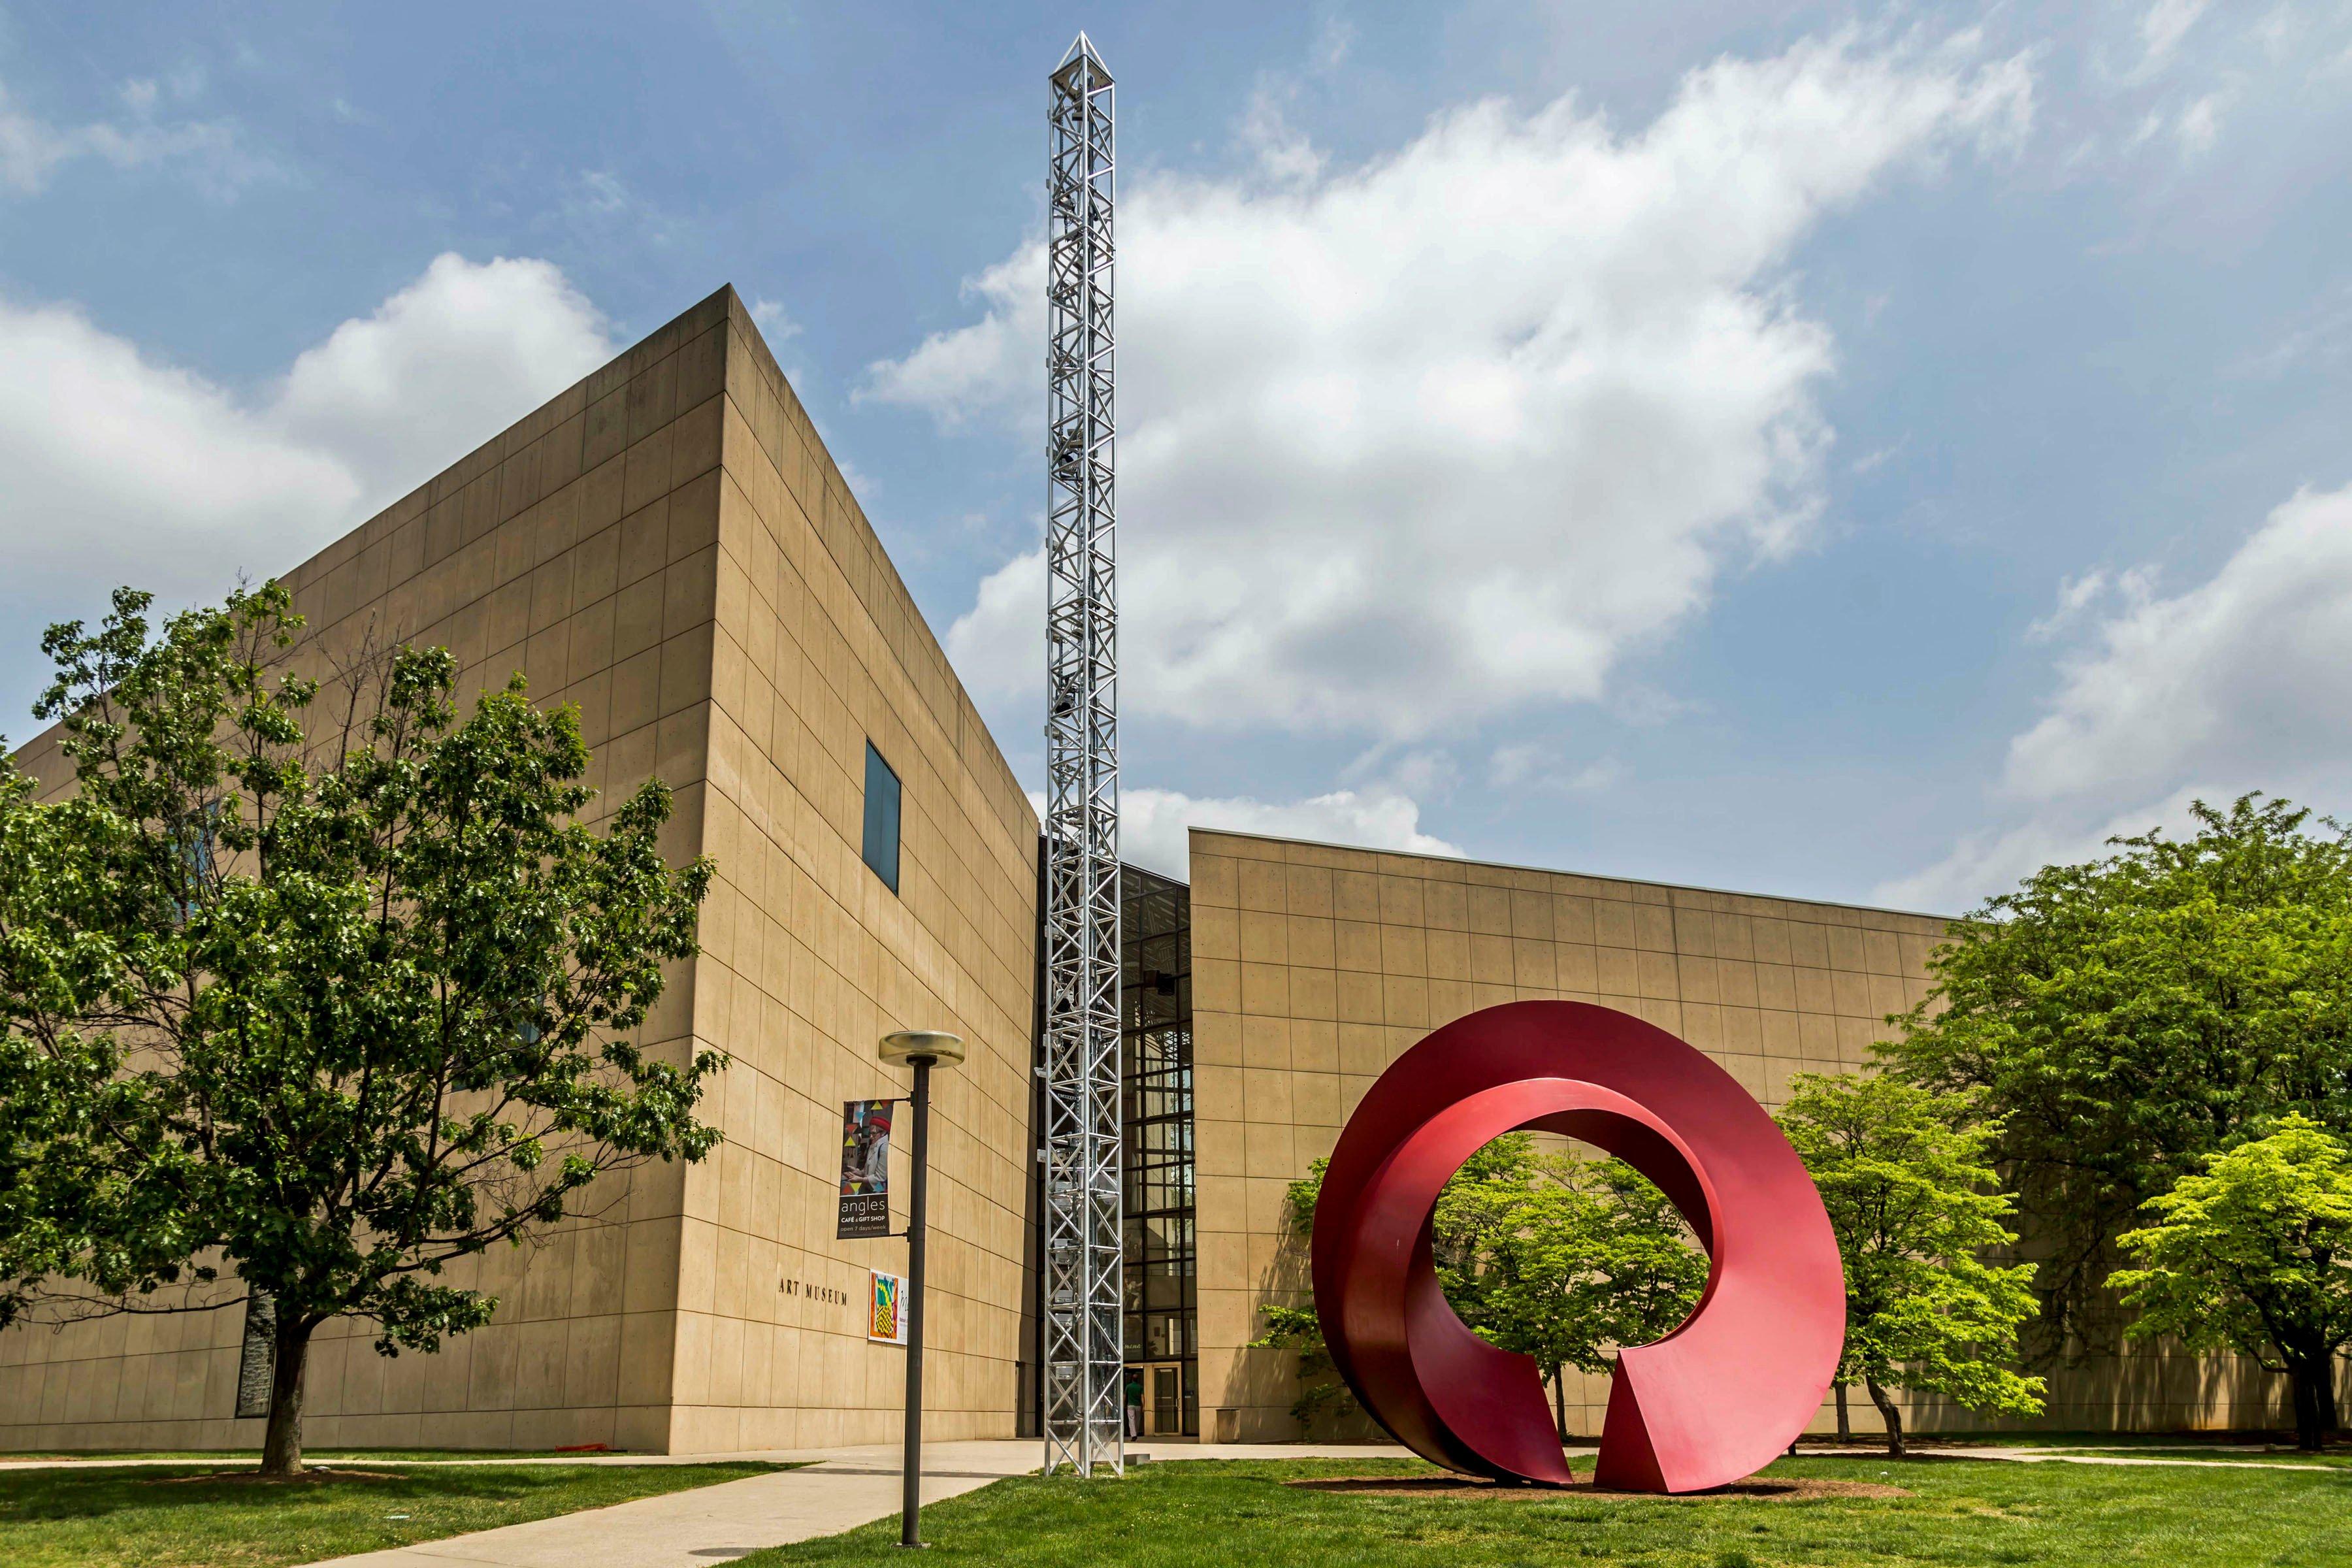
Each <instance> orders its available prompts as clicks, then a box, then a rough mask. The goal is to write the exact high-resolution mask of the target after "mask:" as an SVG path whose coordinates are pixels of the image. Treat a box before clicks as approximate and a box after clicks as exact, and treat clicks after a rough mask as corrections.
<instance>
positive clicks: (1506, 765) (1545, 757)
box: [1486, 741, 1626, 795]
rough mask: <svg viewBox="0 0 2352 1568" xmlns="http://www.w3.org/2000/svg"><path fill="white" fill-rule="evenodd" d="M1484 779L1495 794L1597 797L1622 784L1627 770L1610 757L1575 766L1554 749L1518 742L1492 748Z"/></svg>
mask: <svg viewBox="0 0 2352 1568" xmlns="http://www.w3.org/2000/svg"><path fill="white" fill-rule="evenodd" d="M1486 776H1487V778H1488V780H1489V781H1490V782H1491V783H1492V784H1494V786H1495V787H1496V789H1498V790H1517V791H1527V790H1545V791H1550V792H1554V793H1558V794H1563V795H1598V794H1600V793H1601V792H1602V791H1604V790H1610V789H1614V788H1615V787H1616V786H1617V785H1618V784H1622V783H1623V782H1624V781H1625V776H1626V769H1625V764H1624V763H1622V762H1620V761H1619V760H1618V759H1617V758H1615V757H1613V756H1609V757H1599V758H1595V759H1594V760H1592V761H1591V762H1586V763H1578V762H1574V761H1571V760H1570V758H1568V757H1567V756H1566V755H1564V754H1563V753H1562V752H1561V751H1560V749H1559V747H1558V746H1556V745H1553V744H1550V743H1549V742H1543V741H1520V742H1510V743H1508V744H1506V745H1500V746H1497V747H1496V748H1495V751H1494V754H1493V755H1492V756H1490V757H1489V758H1487V760H1486Z"/></svg>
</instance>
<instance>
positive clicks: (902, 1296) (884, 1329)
mask: <svg viewBox="0 0 2352 1568" xmlns="http://www.w3.org/2000/svg"><path fill="white" fill-rule="evenodd" d="M867 1272H868V1275H869V1277H870V1278H871V1279H873V1281H874V1292H873V1297H872V1308H871V1310H870V1311H869V1312H868V1314H867V1316H866V1338H867V1339H869V1340H873V1341H875V1342H877V1343H880V1344H886V1345H903V1344H905V1343H906V1342H907V1279H906V1276H904V1275H902V1274H885V1273H883V1272H881V1271H880V1270H879V1269H870V1270H868V1271H867Z"/></svg>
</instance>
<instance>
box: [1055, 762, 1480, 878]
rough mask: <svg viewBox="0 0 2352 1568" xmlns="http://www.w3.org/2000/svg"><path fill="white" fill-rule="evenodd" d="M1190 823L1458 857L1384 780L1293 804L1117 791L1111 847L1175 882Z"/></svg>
mask: <svg viewBox="0 0 2352 1568" xmlns="http://www.w3.org/2000/svg"><path fill="white" fill-rule="evenodd" d="M1029 804H1030V805H1033V806H1034V807H1036V809H1037V813H1038V815H1039V816H1044V815H1045V796H1044V795H1039V794H1037V793H1035V792H1034V791H1032V792H1031V794H1030V796H1029ZM1193 827H1222V828H1225V829H1228V830H1229V831H1232V832H1234V833H1265V834H1271V835H1275V836H1277V837H1286V838H1311V839H1314V840H1317V841H1318V842H1320V843H1326V844H1345V845H1349V846H1352V847H1357V848H1360V849H1395V850H1401V851H1402V852H1404V853H1407V854H1412V855H1452V856H1456V857H1459V856H1460V855H1462V854H1463V850H1462V847H1461V846H1459V845H1457V844H1454V843H1450V842H1448V841H1447V840H1445V839H1443V838H1439V837H1434V836H1433V835H1431V834H1427V833H1423V831H1422V830H1421V806H1420V805H1419V803H1417V802H1416V801H1414V800H1413V799H1412V796H1410V795H1404V794H1402V793H1401V792H1399V791H1397V790H1395V789H1393V788H1391V787H1388V786H1386V785H1375V786H1371V787H1368V788H1363V789H1339V790H1333V791H1332V792H1331V793H1330V794H1328V795H1315V796H1312V797H1310V798H1308V799H1306V800H1296V801H1265V800H1251V799H1248V798H1246V797H1240V796H1235V797H1229V798H1224V799H1213V798H1209V797H1205V796H1199V795H1184V794H1181V793H1179V792H1178V791H1175V790H1167V789H1127V790H1122V791H1121V792H1120V793H1119V800H1118V833H1119V845H1118V847H1119V858H1121V859H1123V860H1129V861H1132V862H1133V863H1134V864H1136V865H1138V866H1142V867H1145V868H1148V869H1150V870H1154V871H1158V872H1160V873H1161V874H1162V875H1164V876H1170V877H1174V878H1176V879H1178V880H1180V881H1181V880H1183V879H1187V878H1189V877H1191V876H1192V856H1191V852H1190V850H1189V848H1188V847H1187V845H1188V840H1187V838H1186V837H1185V834H1186V830H1187V829H1188V828H1193Z"/></svg>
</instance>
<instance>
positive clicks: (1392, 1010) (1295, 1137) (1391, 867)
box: [1192, 828, 2286, 1442]
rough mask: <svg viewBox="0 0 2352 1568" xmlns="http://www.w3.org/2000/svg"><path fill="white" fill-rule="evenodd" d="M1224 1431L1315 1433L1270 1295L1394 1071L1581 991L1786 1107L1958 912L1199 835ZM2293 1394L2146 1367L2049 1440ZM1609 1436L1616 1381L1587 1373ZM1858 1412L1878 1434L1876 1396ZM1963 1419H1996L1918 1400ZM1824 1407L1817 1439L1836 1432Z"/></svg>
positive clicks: (1204, 1090) (2171, 1420)
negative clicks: (1276, 1341)
mask: <svg viewBox="0 0 2352 1568" xmlns="http://www.w3.org/2000/svg"><path fill="white" fill-rule="evenodd" d="M1946 925H1947V922H1946V921H1944V920H1942V919H1940V918H1937V917H1933V916H1927V915H1917V914H1905V913H1898V912H1895V911H1890V910H1870V909H1857V908H1849V907H1845V906H1840V905H1832V904H1819V903H1811V902H1806V901H1803V900H1791V899H1770V898H1759V897H1752V896H1748V895H1745V894H1738V893H1723V892H1715V891H1710V890H1708V889H1697V888H1677V887H1667V886H1662V885H1658V884H1654V883H1643V882H1626V881H1614V880H1609V879H1601V878H1592V877H1579V876H1572V875H1568V874H1564V873H1559V872H1552V871H1541V870H1532V869H1528V868H1518V867H1508V866H1490V865H1480V864H1476V863H1474V862H1468V861H1462V860H1452V859H1444V858H1437V857H1431V856H1414V855H1392V854H1381V853H1375V852H1372V851H1369V850H1361V849H1345V848H1337V847H1331V846H1328V845H1320V844H1309V843H1301V842H1297V841H1291V840H1283V839H1275V838H1262V837H1252V836H1247V835H1241V834H1227V833H1211V832H1204V831H1202V830H1201V829H1197V828H1196V829H1194V830H1193V831H1192V966H1193V973H1192V986H1193V1009H1194V1016H1193V1028H1194V1036H1193V1048H1194V1052H1195V1059H1196V1067H1195V1105H1196V1108H1197V1114H1198V1126H1197V1128H1196V1135H1195V1149H1196V1152H1197V1157H1198V1160H1199V1171H1198V1182H1199V1204H1200V1210H1199V1227H1200V1247H1201V1262H1200V1269H1201V1274H1200V1287H1201V1289H1200V1301H1201V1309H1200V1311H1201V1316H1200V1336H1201V1387H1202V1394H1201V1421H1202V1436H1203V1437H1204V1438H1206V1439H1208V1440H1211V1441H1244V1442H1248V1441H1265V1440H1278V1439H1282V1438H1287V1437H1291V1436H1297V1422H1296V1420H1295V1419H1294V1418H1293V1417H1292V1415H1291V1413H1290V1405H1291V1403H1292V1401H1293V1400H1294V1399H1296V1398H1297V1365H1296V1360H1295V1357H1293V1356H1292V1355H1291V1354H1290V1353H1288V1352H1277V1351H1272V1350H1264V1349H1253V1348H1250V1345H1249V1342H1250V1341H1252V1340H1253V1339H1255V1338H1256V1337H1258V1335H1259V1334H1260V1333H1261V1332H1262V1331H1263V1320H1262V1318H1261V1312H1262V1310H1263V1308H1264V1307H1265V1305H1267V1304H1268V1303H1269V1302H1274V1301H1295V1300H1299V1299H1301V1298H1302V1297H1303V1296H1304V1295H1305V1293H1306V1279H1305V1268H1304V1258H1303V1248H1302V1247H1301V1246H1300V1244H1299V1238H1297V1237H1295V1236H1292V1235H1290V1234H1288V1233H1287V1232H1286V1228H1285V1224H1284V1215H1283V1194H1284V1191H1285V1189H1286V1186H1287V1184H1289V1183H1290V1182H1291V1181H1293V1180H1295V1179H1296V1178H1297V1177H1298V1176H1301V1175H1303V1174H1305V1173H1306V1172H1307V1165H1308V1164H1309V1163H1310V1162H1312V1161H1313V1160H1315V1159H1317V1158H1318V1157H1319V1156H1322V1155H1326V1154H1328V1153H1329V1152H1330V1151H1331V1146H1332V1144H1333V1143H1334V1142H1336V1141H1337V1140H1338V1137H1339V1129H1340V1128H1341V1127H1342V1126H1343V1125H1344V1124H1345V1123H1346V1121H1347V1118H1348V1115H1349V1112H1350V1111H1351V1110H1353V1109H1354V1107H1355V1106H1356V1104H1357V1102H1358V1101H1359V1100H1361V1099H1362V1097H1363V1095H1364V1092H1365V1090H1366V1089H1369V1088H1370V1086H1371V1084H1372V1082H1373V1081H1374V1080H1375V1079H1377V1078H1378V1077H1379V1076H1380V1074H1381V1072H1382V1071H1383V1070H1385V1069H1386V1068H1387V1067H1388V1066H1389V1064H1390V1063H1391V1062H1393V1061H1394V1060H1396V1058H1398V1057H1400V1056H1402V1054H1403V1053H1404V1052H1405V1051H1406V1050H1407V1049H1408V1048H1409V1047H1412V1045H1414V1044H1415V1043H1416V1042H1418V1041H1419V1040H1420V1039H1421V1038H1422V1037H1423V1036H1424V1035H1426V1034H1427V1033H1428V1032H1429V1031H1430V1030H1431V1029H1433V1028H1435V1027H1437V1026H1440V1025H1443V1024H1446V1023H1450V1022H1451V1021H1453V1020H1454V1019H1455V1018H1458V1017H1460V1016H1463V1015H1464V1014H1465V1013H1469V1012H1473V1011H1475V1010H1476V1009H1478V1008H1480V1007H1486V1006H1490V1005H1495V1004H1496V1003H1501V1002H1510V1001H1517V1000H1527V999H1542V998H1563V999H1567V1000H1570V1001H1579V1002H1596V1003H1599V1004H1601V1005H1604V1006H1610V1007H1616V1008H1619V1009H1622V1011H1624V1012H1627V1013H1631V1014H1633V1015H1635V1016H1638V1017H1641V1018H1644V1019H1646V1020H1648V1021H1649V1022H1651V1023H1653V1024H1655V1025H1657V1026H1659V1027H1661V1028H1664V1029H1666V1030H1669V1031H1671V1032H1672V1033H1674V1034H1676V1035H1678V1036H1680V1037H1683V1038H1684V1039H1686V1040H1688V1041H1689V1042H1690V1043H1691V1044H1692V1045H1694V1046H1696V1047H1699V1048H1700V1049H1701V1050H1703V1051H1705V1052H1706V1053H1707V1054H1708V1055H1709V1056H1711V1057H1713V1058H1715V1059H1716V1060H1717V1061H1718V1062H1720V1063H1722V1064H1723V1066H1724V1067H1725V1068H1727V1070H1728V1071H1729V1072H1730V1073H1731V1075H1732V1076H1733V1077H1734V1078H1736V1079H1738V1080H1739V1082H1740V1083H1741V1084H1742V1085H1744V1086H1745V1087H1746V1088H1747V1089H1748V1091H1749V1092H1750V1093H1752V1094H1754V1095H1755V1096H1756V1097H1757V1098H1758V1099H1759V1100H1761V1101H1762V1102H1763V1103H1764V1104H1765V1105H1766V1106H1767V1107H1768V1108H1777V1107H1778V1106H1779V1105H1780V1102H1781V1100H1783V1099H1784V1098H1785V1095H1786V1091H1787V1088H1788V1082H1789V1078H1790V1074H1791V1073H1796V1072H1842V1071H1849V1070H1853V1069H1854V1068H1860V1067H1861V1066H1863V1065H1864V1063H1865V1062H1866V1061H1867V1060H1868V1059H1869V1050H1870V1047H1871V1045H1872V1043H1873V1042H1874V1040H1876V1039H1877V1038H1879V1037H1881V1036H1882V1035H1884V1034H1885V1033H1886V1032H1887V1026H1886V1025H1885V1023H1884V1021H1883V1020H1884V1019H1885V1016H1886V1015H1887V1014H1889V1013H1895V1012H1900V1011H1902V1010H1904V1009H1906V1008H1907V1007H1909V1006H1911V1005H1913V1004H1915V1003H1916V1002H1917V1001H1919V1000H1920V998H1922V997H1923V996H1925V995H1926V994H1927V989H1928V980H1927V967H1926V965H1927V954H1928V952H1929V951H1930V949H1931V948H1932V947H1933V945H1934V944H1935V943H1936V942H1937V941H1938V940H1939V939H1940V937H1941V936H1942V934H1943V932H1944V930H1945V928H1946ZM2284 1398H2285V1394H2284V1388H2283V1386H2281V1384H2280V1380H2277V1379H2273V1378H2270V1377H2267V1376H2265V1375H2263V1374H2262V1373H2259V1371H2257V1370H2256V1369H2253V1368H2252V1367H2251V1366H2248V1365H2243V1364H2240V1363H2235V1362H2233V1361H2231V1360H2229V1359H2223V1358H2214V1359H2207V1360H2201V1361H2200V1360H2199V1359H2197V1358H2193V1357H2186V1356H2158V1355H2154V1354H2149V1353H2139V1354H2135V1355H2132V1356H2128V1357H2121V1358H2116V1357H2107V1358H2102V1359H2100V1360H2098V1361H2095V1362H2094V1363H2090V1364H2088V1365H2086V1366H2083V1367H2079V1368H2073V1369H2067V1370H2064V1371H2062V1372H2059V1373H2055V1374H2053V1394H2052V1399H2051V1405H2050V1409H2049V1411H2048V1412H2047V1414H2046V1415H2044V1416H2043V1417H2042V1420H2041V1421H2040V1422H2039V1423H2037V1424H2038V1425H2040V1426H2043V1427H2045V1428H2047V1429H2099V1428H2107V1427H2114V1426H2132V1427H2140V1428H2147V1429H2173V1428H2179V1427H2184V1426H2263V1425H2266V1424H2267V1425H2278V1424H2282V1423H2284V1421H2285V1419H2286V1415H2285V1405H2284ZM1568 1401H1569V1403H1568V1420H1569V1424H1570V1428H1571V1430H1576V1431H1581V1432H1585V1433H1597V1432H1599V1431H1600V1429H1601V1418H1602V1415H1603V1414H1604V1412H1605V1410H1606V1407H1607V1403H1608V1382H1607V1380H1606V1379H1605V1378H1594V1377H1580V1378H1571V1380H1570V1384H1569V1389H1568ZM1912 1419H1914V1420H1915V1421H1916V1422H1924V1423H1925V1424H1926V1425H1927V1426H1931V1427H1934V1428H1937V1429H1943V1430H1953V1429H1959V1428H1965V1427H1969V1426H1976V1425H1979V1423H1978V1422H1976V1421H1975V1419H1974V1418H1973V1417H1971V1416H1969V1415H1968V1414H1967V1413H1966V1412H1964V1411H1958V1410H1954V1409H1950V1408H1947V1407H1944V1406H1941V1405H1936V1404H1933V1403H1931V1402H1914V1405H1913V1414H1912ZM1853 1420H1854V1424H1855V1426H1856V1427H1857V1428H1858V1429H1860V1430H1864V1431H1875V1430H1877V1429H1878V1428H1879V1425H1880V1424H1879V1421H1878V1419H1877V1416H1876V1413H1875V1412H1874V1410H1873V1409H1872V1408H1871V1406H1870V1403H1869V1401H1868V1400H1867V1399H1866V1398H1864V1397H1863V1396H1862V1394H1861V1393H1860V1391H1859V1390H1856V1391H1855V1394H1854V1399H1853ZM1834 1425H1835V1422H1834V1416H1833V1415H1832V1413H1831V1412H1830V1410H1829V1409H1828V1408H1827V1407H1825V1408H1824V1411H1823V1413H1822V1416H1821V1418H1820V1419H1819V1421H1818V1422H1817V1423H1816V1426H1817V1429H1822V1430H1831V1429H1834Z"/></svg>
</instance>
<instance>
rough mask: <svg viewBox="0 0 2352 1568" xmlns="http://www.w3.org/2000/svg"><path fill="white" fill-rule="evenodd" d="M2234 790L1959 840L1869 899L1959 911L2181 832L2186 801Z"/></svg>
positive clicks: (2186, 793) (2203, 791) (2033, 822)
mask: <svg viewBox="0 0 2352 1568" xmlns="http://www.w3.org/2000/svg"><path fill="white" fill-rule="evenodd" d="M2242 793H2244V792H2243V791H2242V789H2236V788H2221V787H2217V786H2214V785H2210V784H2206V785H2195V784H2191V785H2187V786H2184V787H2183V788H2180V789H2178V790H2175V791H2173V792H2172V793H2171V794H2170V795H2167V796H2165V797H2163V798H2162V799H2159V800H2157V801H2155V802H2153V803H2151V804H2150V805H2145V806H2141V807H2139V808H2137V809H2136V810H2129V811H2121V812H2115V813H2112V814H2109V815H2105V816H2096V815H2095V816H2089V817H2083V816H2079V815H2073V814H2067V813H2053V814H2051V815H2049V816H2034V817H2032V818H2029V819H2028V820H2026V821H2024V822H2022V823H2020V824H2018V825H2016V826H2011V827H2007V828H1997V827H1996V828H1986V829H1984V830H1982V831H1980V832H1977V833H1971V834H1968V835H1966V836H1964V837H1962V838H1961V839H1960V841H1959V842H1958V843H1957V844H1955V845H1954V846H1953V847H1952V852H1951V853H1950V854H1948V855H1947V856H1945V857H1944V858H1942V859H1941V860H1938V861H1937V862H1936V863H1935V864H1934V865H1932V866H1929V867H1927V868H1925V869H1924V870H1920V871H1916V872H1913V873H1912V874H1911V875H1909V876H1907V877H1897V878H1895V879H1892V880H1889V881H1885V882H1881V883H1880V884H1879V885H1878V886H1877V887H1876V888H1875V889H1872V891H1871V901H1872V902H1874V903H1875V904H1878V905H1881V906H1883V907H1885V908H1888V909H1897V910H1919V911H1920V912H1921V913H1924V914H1935V915H1957V914H1965V913H1967V912H1968V911H1969V910H1972V909H1974V908H1976V907H1977V906H1978V905H1979V904H1980V903H1981V902H1983V901H1984V900H1986V899H1988V898H1990V896H1992V895H1993V894H1995V893H2000V892H2005V891H2007V890H2009V889H2011V888H2014V887H2016V886H2017V884H2018V883H2020V882H2021V881H2023V880H2024V879H2026V878H2027V877H2029V876H2031V875H2032V874H2033V873H2034V872H2035V871H2037V870H2039V869H2041V868H2042V867H2044V866H2059V865H2077V864H2080V863H2081V862H2083V861H2085V860H2091V859H2095V858H2098V857H2099V856H2101V855H2104V854H2105V853H2107V849H2106V843H2107V840H2108V839H2110V838H2119V837H2132V836H2135V835H2137V834H2142V833H2146V832H2147V830H2148V829H2150V828H2152V827H2161V828H2163V829H2164V830H2165V831H2166V832H2167V833H2171V834H2179V833H2182V832H2185V831H2186V830H2188V829H2189V827H2190V826H2192V822H2193V819H2192V818H2191V817H2190V816H2189V803H2190V802H2191V801H2194V800H2207V801H2228V800H2234V799H2235V798H2237V796H2238V795H2241V794H2242Z"/></svg>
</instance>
